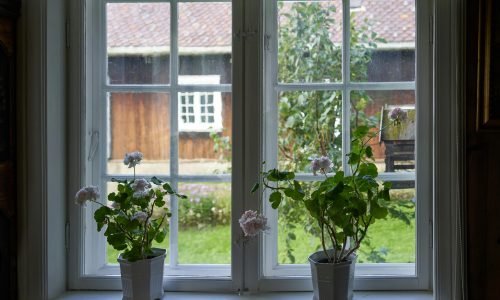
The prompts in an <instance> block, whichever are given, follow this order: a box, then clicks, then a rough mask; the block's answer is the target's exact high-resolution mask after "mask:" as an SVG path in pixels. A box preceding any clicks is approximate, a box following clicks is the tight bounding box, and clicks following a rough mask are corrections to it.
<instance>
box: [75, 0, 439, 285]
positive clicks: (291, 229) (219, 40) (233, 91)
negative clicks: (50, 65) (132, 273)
mask: <svg viewBox="0 0 500 300" xmlns="http://www.w3.org/2000/svg"><path fill="white" fill-rule="evenodd" d="M86 3H87V4H88V6H87V16H88V17H89V18H88V21H87V22H88V23H87V26H88V28H87V35H88V36H87V41H88V47H87V52H88V54H91V55H87V58H89V57H90V58H92V63H88V64H87V66H88V69H87V70H86V71H87V73H88V75H89V76H87V78H92V82H90V83H89V84H88V89H89V95H92V97H88V98H89V100H88V103H87V112H88V114H87V120H86V125H87V128H89V132H90V135H89V137H88V138H87V140H86V146H87V149H90V150H91V151H89V152H90V153H89V155H88V156H86V158H87V164H86V166H85V176H86V177H85V178H86V180H87V181H88V182H89V183H93V184H99V185H100V186H101V189H102V194H107V193H108V192H110V191H112V190H113V189H115V188H116V186H115V185H114V183H113V182H111V179H112V178H129V177H130V176H131V175H132V174H131V172H130V170H129V169H127V168H126V166H124V165H123V163H122V159H123V155H124V153H126V152H130V151H135V150H139V151H141V152H143V153H144V157H145V159H144V161H143V162H142V163H141V165H140V166H139V167H138V169H137V171H138V174H137V176H144V177H150V176H153V175H154V176H157V177H160V178H162V179H164V180H168V181H169V182H170V183H171V185H172V186H173V187H174V188H175V189H178V190H180V191H181V192H184V193H186V194H187V195H189V196H190V200H189V201H186V202H183V201H179V200H178V199H175V198H171V199H170V201H169V205H170V207H171V210H172V212H173V217H172V218H171V220H170V233H169V237H168V238H167V239H166V242H165V243H164V244H163V245H162V246H164V247H167V248H168V258H167V260H166V266H165V274H166V275H167V276H169V281H167V283H166V284H167V285H169V286H170V287H171V288H172V289H179V290H186V289H203V290H209V289H217V290H224V289H225V290H234V289H235V287H236V289H244V288H247V287H249V286H250V287H251V289H259V290H303V289H309V288H310V279H309V278H308V276H309V267H308V266H307V265H306V264H305V263H306V259H307V255H308V254H310V253H311V252H313V251H314V250H315V249H316V247H317V246H318V243H317V237H315V235H314V228H313V227H314V224H312V223H311V222H310V221H308V220H307V219H306V218H304V215H305V214H304V213H303V211H301V210H300V208H298V207H294V206H293V205H287V206H284V208H283V209H280V211H275V210H272V209H271V208H270V207H269V206H268V203H267V201H265V199H259V200H261V201H260V202H259V201H257V200H256V199H255V197H257V196H255V195H248V194H249V193H250V192H249V191H250V187H251V186H252V185H253V183H254V179H255V178H256V176H257V172H258V168H259V167H260V165H261V161H263V160H265V161H266V166H267V167H272V166H279V167H281V168H287V169H289V170H294V171H296V172H299V173H300V176H299V178H300V180H302V181H304V182H310V183H311V182H314V181H316V180H317V178H316V177H314V176H313V175H312V174H311V172H310V170H309V169H308V165H309V159H310V158H311V157H313V156H314V155H318V154H319V152H318V149H320V148H322V147H323V148H324V149H323V151H324V152H325V154H327V155H328V156H330V157H331V158H332V159H333V160H334V162H335V165H336V166H338V167H341V166H343V165H345V164H346V159H345V154H346V153H348V152H349V148H350V145H349V140H350V131H351V130H352V128H354V127H355V126H357V125H359V124H367V125H370V126H375V127H378V128H382V127H383V123H384V116H386V115H387V112H388V110H389V109H390V108H391V107H394V106H400V107H404V109H405V110H406V111H407V112H408V114H409V115H411V116H412V117H411V121H412V122H413V123H412V124H408V128H407V132H406V133H407V134H405V135H403V136H400V135H398V136H396V138H394V137H392V138H390V137H391V136H390V134H389V135H387V134H385V133H383V134H382V136H381V140H380V141H374V145H373V147H374V149H376V150H377V165H378V166H379V173H380V178H381V179H383V180H390V181H392V182H393V183H394V186H397V189H395V193H396V194H397V196H396V198H397V199H399V200H400V202H401V205H400V206H397V207H395V208H394V214H395V215H396V214H398V213H400V214H402V215H404V216H403V217H401V219H404V218H405V217H406V220H407V221H408V222H407V223H408V224H409V225H407V224H405V223H404V221H401V220H388V222H381V224H380V226H378V227H373V232H374V236H373V237H372V239H371V241H370V244H367V245H364V246H363V247H364V248H363V249H362V251H361V252H362V253H361V254H360V259H359V264H358V266H357V271H356V272H357V277H358V278H357V281H356V287H357V288H360V289H393V288H395V286H397V287H396V288H398V289H425V288H428V287H429V273H430V269H429V267H430V257H429V253H430V248H429V241H428V234H429V231H428V230H429V219H430V210H429V200H430V199H431V197H430V196H429V195H430V180H429V179H428V178H430V176H431V174H430V172H429V170H430V167H429V166H428V165H427V162H428V161H429V160H427V158H429V157H430V154H429V153H430V150H429V147H430V144H431V143H430V136H431V135H430V130H429V127H428V123H426V122H425V120H426V119H425V117H424V116H425V112H426V111H430V110H431V105H430V103H427V102H426V101H425V99H426V98H425V97H428V96H429V94H430V92H429V91H430V88H429V85H427V84H426V82H425V81H424V80H421V79H422V78H426V76H429V73H428V70H429V69H428V66H427V64H428V62H429V60H428V58H429V53H428V50H427V49H428V44H425V43H424V42H423V41H426V34H427V33H428V32H427V31H425V30H424V31H422V29H421V28H420V27H419V26H417V25H418V24H420V23H419V22H424V23H425V20H424V19H422V20H423V21H421V19H418V20H417V19H416V11H417V10H419V11H420V12H421V13H420V14H419V18H424V17H425V16H426V14H425V12H426V11H427V10H426V9H427V7H426V5H425V4H416V3H415V2H413V1H409V0H394V1H389V2H384V3H379V2H377V1H368V0H363V1H352V2H351V3H350V1H349V0H344V1H342V0H332V1H330V0H328V1H327V0H322V1H285V0H283V1H281V0H279V1H278V0H273V1H267V0H265V1H242V0H234V1H222V0H221V1H217V2H215V1H211V0H210V1H208V0H207V1H202V0H195V1H193V0H189V1H177V0H170V1H166V0H165V1H156V0H150V1H128V0H123V1H115V0H106V1H90V0H88V1H87V2H86ZM417 5H418V6H417ZM243 7H245V8H243ZM396 8H397V9H396ZM388 11H394V12H393V13H392V14H391V15H390V16H389V15H388V14H387V13H386V12H388ZM244 12H246V13H247V14H250V13H251V14H252V16H257V17H256V18H243V17H244ZM257 12H261V13H257ZM313 16H314V17H313ZM91 21H92V22H91ZM346 24H349V25H346ZM261 25H262V26H261ZM252 28H261V29H262V30H261V31H257V30H253V29H252ZM394 28H397V29H394ZM418 28H420V29H419V30H417V29H418ZM233 31H234V34H233ZM417 31H418V32H419V35H418V36H417V35H416V32H417ZM233 43H234V45H233ZM233 46H234V47H233ZM416 61H419V64H418V65H416V63H415V62H416ZM233 96H234V98H233ZM261 98H262V99H261ZM90 99H91V100H90ZM429 99H430V98H429ZM260 100H262V101H260ZM381 124H382V125H381ZM318 132H320V134H319V135H318ZM318 136H320V139H322V140H321V141H319V140H318V138H317V137H318ZM102 145H105V147H102ZM391 147H392V148H391ZM394 148H396V149H394ZM417 181H418V183H419V184H416V182H417ZM393 197H394V196H393ZM253 200H256V201H253ZM93 209H94V208H93V207H88V208H86V210H85V211H84V214H85V222H84V224H78V225H77V226H82V232H84V235H85V239H84V240H83V239H82V244H81V247H82V248H83V247H86V248H85V251H84V252H83V254H82V260H81V261H83V263H82V264H83V270H84V271H83V272H82V274H83V275H84V277H85V276H86V278H87V279H85V280H87V281H85V282H88V284H87V285H84V286H85V287H86V288H99V283H97V282H98V281H97V279H99V278H102V277H103V276H111V277H107V278H111V281H110V282H113V283H112V286H113V287H115V286H119V281H118V280H116V281H113V280H114V279H117V278H116V277H113V276H114V275H117V274H119V271H118V267H117V265H116V264H115V258H116V256H117V252H116V251H114V250H113V249H111V248H109V247H107V246H106V243H105V240H104V238H103V236H102V235H100V234H97V233H96V230H95V224H94V222H93V220H92V211H93ZM244 209H262V210H263V211H264V212H265V214H266V215H267V216H268V218H269V221H270V223H271V224H270V225H271V227H272V229H271V230H270V232H269V234H266V235H264V236H263V238H262V240H256V241H255V242H253V243H250V244H249V245H244V246H242V245H238V243H236V241H237V239H238V233H239V231H238V228H237V227H236V228H231V226H235V225H236V226H237V219H238V218H239V216H240V215H241V213H242V211H243V210H244ZM391 226H392V227H391ZM83 228H86V229H85V230H83ZM392 228H398V231H397V232H398V233H399V234H400V235H399V236H396V237H393V238H392V240H391V244H385V241H386V240H387V239H386V237H385V236H384V235H385V233H387V232H388V230H389V231H390V230H392ZM401 228H402V229H401ZM377 235H378V237H377ZM380 236H382V238H381V237H380ZM299 241H300V243H299ZM401 241H404V246H405V247H406V249H401V248H404V247H398V248H393V247H392V246H394V245H397V244H398V243H399V244H400V245H401ZM401 246H402V245H401ZM95 249H97V250H95ZM91 250H92V251H91ZM95 253H97V254H95ZM89 278H90V279H89ZM93 279H96V281H92V280H93ZM277 279H279V280H278V281H277ZM210 280H212V281H210ZM193 282H196V283H197V284H196V285H193ZM396 282H397V285H395V284H394V283H396ZM101 288H106V287H101Z"/></svg>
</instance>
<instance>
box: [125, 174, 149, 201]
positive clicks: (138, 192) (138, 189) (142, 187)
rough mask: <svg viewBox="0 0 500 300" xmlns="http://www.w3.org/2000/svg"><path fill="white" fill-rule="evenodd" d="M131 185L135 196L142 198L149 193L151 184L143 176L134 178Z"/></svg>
mask: <svg viewBox="0 0 500 300" xmlns="http://www.w3.org/2000/svg"><path fill="white" fill-rule="evenodd" d="M130 187H131V188H132V189H133V190H134V195H133V196H134V198H142V197H146V196H147V195H148V194H149V189H150V188H151V184H150V183H149V182H148V181H147V180H146V179H144V178H141V179H136V180H134V183H132V184H131V185H130Z"/></svg>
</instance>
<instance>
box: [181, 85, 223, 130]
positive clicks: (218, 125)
mask: <svg viewBox="0 0 500 300" xmlns="http://www.w3.org/2000/svg"><path fill="white" fill-rule="evenodd" d="M187 84H195V85H199V84H214V85H218V84H220V75H179V85H187ZM189 96H192V97H193V100H194V101H193V102H194V103H193V112H192V115H193V117H194V122H192V123H191V122H187V123H184V121H183V120H182V116H183V114H184V113H183V112H182V107H183V105H182V100H181V99H182V97H186V98H188V97H189ZM203 96H204V97H205V101H206V100H207V99H208V97H209V96H212V98H213V102H212V106H213V108H214V112H213V113H209V112H207V111H205V112H202V110H201V108H202V105H203V104H201V97H203ZM186 100H187V99H186ZM204 105H205V106H207V103H206V102H205V104H204ZM188 114H191V113H189V112H188ZM203 115H205V116H213V118H214V121H213V122H211V123H209V122H208V121H205V122H202V119H201V117H202V116H203ZM178 116H179V131H191V132H213V131H215V132H220V131H222V93H221V92H201V91H198V92H179V112H178Z"/></svg>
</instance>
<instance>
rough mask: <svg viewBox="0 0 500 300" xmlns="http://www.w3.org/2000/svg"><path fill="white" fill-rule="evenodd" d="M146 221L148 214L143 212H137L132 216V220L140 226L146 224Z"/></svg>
mask: <svg viewBox="0 0 500 300" xmlns="http://www.w3.org/2000/svg"><path fill="white" fill-rule="evenodd" d="M147 219H148V214H147V213H145V212H143V211H138V212H136V213H135V214H134V215H133V216H132V220H137V221H139V223H141V224H142V223H144V222H146V220H147ZM148 223H149V222H148Z"/></svg>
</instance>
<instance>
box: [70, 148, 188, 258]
mask: <svg viewBox="0 0 500 300" xmlns="http://www.w3.org/2000/svg"><path fill="white" fill-rule="evenodd" d="M142 158H143V154H142V153H141V152H131V153H127V154H126V155H125V159H124V164H125V165H127V166H128V167H129V168H133V169H134V177H133V179H132V180H117V179H112V180H111V181H113V182H117V183H118V187H117V192H112V193H109V195H108V200H109V201H110V202H111V204H110V205H109V206H108V205H104V204H102V203H101V202H99V201H98V199H99V196H100V195H99V189H98V187H96V186H87V187H84V188H82V189H81V190H80V191H78V192H77V193H76V196H75V202H76V203H77V204H79V205H85V203H86V202H87V201H90V202H94V203H97V204H98V205H100V207H99V208H98V209H97V210H96V211H95V212H94V219H95V221H96V222H97V230H98V231H101V230H102V229H105V232H104V236H106V238H107V241H108V243H109V244H110V245H111V246H112V247H113V248H115V249H116V250H119V251H122V258H123V259H126V260H128V261H130V262H133V261H137V260H142V259H147V258H149V257H151V256H153V250H152V243H153V241H156V242H158V243H161V242H162V241H163V240H164V239H165V236H166V235H167V232H168V218H169V217H170V216H171V213H170V211H169V209H168V208H167V207H166V206H165V204H166V196H169V195H176V196H177V197H180V198H187V197H186V196H185V195H181V194H179V193H177V192H176V191H174V190H173V189H172V187H171V186H170V185H169V184H168V183H166V182H163V181H161V180H160V179H158V178H156V177H152V178H151V179H150V180H146V179H144V178H139V179H136V178H135V167H136V165H137V164H139V163H140V161H141V160H142Z"/></svg>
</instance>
